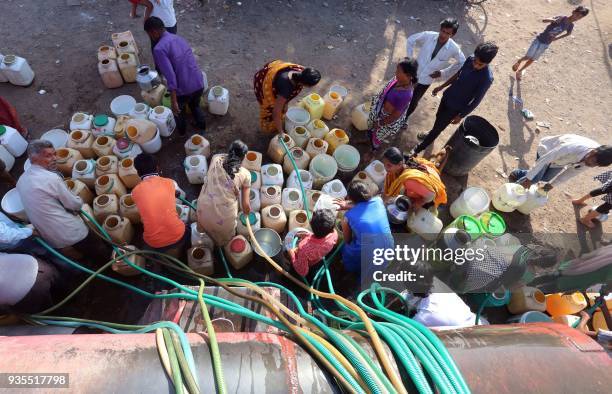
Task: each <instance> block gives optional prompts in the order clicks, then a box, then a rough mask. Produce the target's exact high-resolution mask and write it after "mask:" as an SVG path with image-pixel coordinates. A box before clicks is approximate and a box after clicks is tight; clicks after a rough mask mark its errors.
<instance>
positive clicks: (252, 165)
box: [242, 150, 262, 172]
mask: <svg viewBox="0 0 612 394" xmlns="http://www.w3.org/2000/svg"><path fill="white" fill-rule="evenodd" d="M261 160H262V155H261V153H259V152H255V151H252V150H250V151H248V152H247V154H246V155H245V156H244V160H242V166H243V167H244V168H246V169H247V170H249V171H256V172H259V171H261Z"/></svg>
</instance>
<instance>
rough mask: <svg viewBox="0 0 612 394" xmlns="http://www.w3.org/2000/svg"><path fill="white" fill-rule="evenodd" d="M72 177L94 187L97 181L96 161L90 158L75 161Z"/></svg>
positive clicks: (91, 187)
mask: <svg viewBox="0 0 612 394" xmlns="http://www.w3.org/2000/svg"><path fill="white" fill-rule="evenodd" d="M72 179H77V180H79V181H81V182H83V183H84V184H86V185H87V187H89V188H90V189H93V188H94V187H95V183H96V162H95V161H94V160H91V159H90V160H79V161H77V162H76V163H74V167H73V168H72Z"/></svg>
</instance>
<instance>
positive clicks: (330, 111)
mask: <svg viewBox="0 0 612 394" xmlns="http://www.w3.org/2000/svg"><path fill="white" fill-rule="evenodd" d="M324 100H325V107H323V118H324V119H327V120H332V118H333V117H334V115H336V112H338V109H339V108H340V105H341V104H342V96H341V95H340V94H339V93H338V92H332V91H329V92H327V94H326V95H325V97H324Z"/></svg>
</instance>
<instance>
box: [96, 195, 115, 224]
mask: <svg viewBox="0 0 612 394" xmlns="http://www.w3.org/2000/svg"><path fill="white" fill-rule="evenodd" d="M93 212H94V217H95V218H96V220H97V221H98V223H102V222H104V220H105V219H106V218H107V217H108V216H109V215H118V214H119V198H117V196H116V195H114V194H103V195H101V196H98V197H96V198H94V202H93Z"/></svg>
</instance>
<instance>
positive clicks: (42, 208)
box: [17, 140, 89, 255]
mask: <svg viewBox="0 0 612 394" xmlns="http://www.w3.org/2000/svg"><path fill="white" fill-rule="evenodd" d="M28 158H29V159H30V162H31V163H32V165H31V166H30V168H28V169H27V171H25V172H24V173H23V175H22V176H21V177H20V178H19V181H17V191H19V195H20V196H21V201H22V202H23V207H24V209H25V212H26V214H27V215H28V218H29V219H30V222H31V223H32V224H33V225H34V227H35V228H36V229H37V230H38V232H39V233H40V235H41V237H42V238H43V239H44V240H45V241H47V242H48V243H49V244H50V245H51V246H52V247H54V248H56V249H65V248H69V247H72V246H74V245H75V244H77V243H78V242H80V241H83V240H84V239H85V238H86V237H87V234H88V233H89V230H88V228H87V225H86V224H85V223H84V222H83V220H82V219H81V218H80V217H79V216H78V214H77V212H78V211H79V209H81V207H82V206H83V200H81V198H80V197H77V196H75V195H74V194H72V192H70V190H69V189H68V187H67V186H66V184H65V183H64V180H63V179H62V177H61V176H60V175H59V173H57V172H55V170H56V165H57V160H56V157H55V149H54V148H53V145H52V144H51V143H50V142H48V141H44V140H34V141H32V142H30V144H29V145H28ZM66 252H70V249H68V250H66ZM69 254H70V253H69ZM73 255H74V254H73Z"/></svg>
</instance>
